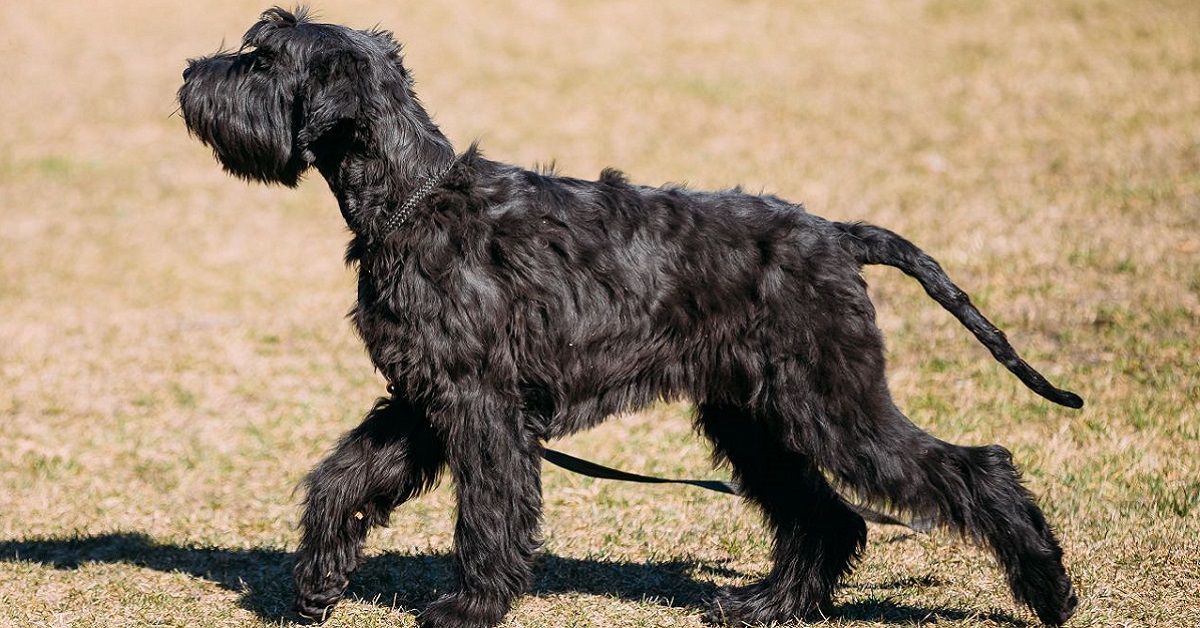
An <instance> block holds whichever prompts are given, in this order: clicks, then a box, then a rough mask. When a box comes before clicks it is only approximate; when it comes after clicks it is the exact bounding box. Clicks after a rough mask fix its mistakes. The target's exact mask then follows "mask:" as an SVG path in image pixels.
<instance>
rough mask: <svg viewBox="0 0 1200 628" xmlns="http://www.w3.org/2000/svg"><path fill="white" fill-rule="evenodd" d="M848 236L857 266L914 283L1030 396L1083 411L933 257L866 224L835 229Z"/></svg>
mask: <svg viewBox="0 0 1200 628" xmlns="http://www.w3.org/2000/svg"><path fill="white" fill-rule="evenodd" d="M835 225H836V226H837V227H838V228H839V229H840V230H841V231H842V232H843V233H844V234H845V236H846V237H844V238H843V239H842V243H843V245H844V246H845V247H846V250H848V251H849V252H850V253H851V254H852V255H854V258H855V259H857V260H858V263H860V264H863V265H867V264H882V265H885V266H892V267H894V268H898V269H900V270H901V271H903V272H904V274H906V275H908V276H910V277H912V278H914V279H916V280H917V281H918V282H920V283H921V287H923V288H925V292H927V293H928V294H929V296H931V297H933V300H934V301H937V302H938V303H939V304H940V305H941V306H942V307H944V308H946V310H948V311H949V312H950V313H951V314H953V315H954V317H955V318H957V319H958V321H959V322H960V323H962V324H963V326H964V327H966V328H967V329H969V330H970V331H971V333H972V334H974V335H975V337H976V338H978V339H979V342H981V343H983V346H985V347H987V348H988V350H989V351H991V352H992V356H993V357H995V358H996V361H998V362H1000V363H1001V364H1003V365H1004V366H1005V368H1007V369H1008V370H1009V371H1011V372H1012V373H1013V374H1014V375H1016V376H1017V378H1018V379H1020V380H1021V381H1022V382H1023V383H1024V384H1025V385H1026V386H1028V387H1029V389H1030V390H1032V391H1033V392H1036V393H1037V394H1039V395H1041V396H1043V397H1045V398H1046V399H1049V400H1050V401H1053V402H1054V403H1057V404H1059V405H1063V406H1067V407H1068V408H1082V407H1083V399H1081V398H1080V397H1079V395H1076V394H1075V393H1073V392H1070V391H1067V390H1062V389H1061V388H1055V387H1054V386H1053V385H1052V384H1050V382H1048V381H1046V378H1045V377H1043V376H1042V374H1041V373H1039V372H1037V370H1035V369H1034V368H1033V367H1032V366H1029V364H1028V363H1027V362H1025V360H1022V359H1021V357H1020V356H1018V355H1017V352H1016V350H1015V349H1013V347H1012V345H1011V344H1009V343H1008V339H1007V338H1006V337H1005V336H1004V332H1002V331H1000V329H999V328H997V327H996V326H995V325H993V324H992V323H991V321H989V320H988V319H986V318H984V316H983V314H981V313H980V312H979V310H978V309H976V308H975V306H974V305H972V304H971V299H970V297H968V296H967V293H965V292H963V291H962V289H960V288H959V287H958V286H956V285H954V282H953V281H950V277H948V276H946V272H945V271H944V270H942V267H941V266H940V265H938V263H937V261H936V260H934V259H933V258H932V257H930V256H929V254H927V253H925V252H924V251H922V250H921V249H919V248H917V246H916V245H915V244H913V243H912V242H909V241H908V240H905V239H904V238H902V237H900V236H899V235H898V234H896V233H893V232H891V231H888V230H887V229H883V228H881V227H876V226H874V225H868V224H863V223H835Z"/></svg>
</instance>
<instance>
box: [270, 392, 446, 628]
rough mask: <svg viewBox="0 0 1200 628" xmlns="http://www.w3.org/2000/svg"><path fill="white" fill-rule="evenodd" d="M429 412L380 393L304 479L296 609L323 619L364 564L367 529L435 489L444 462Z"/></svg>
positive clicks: (311, 616)
mask: <svg viewBox="0 0 1200 628" xmlns="http://www.w3.org/2000/svg"><path fill="white" fill-rule="evenodd" d="M444 458H445V456H444V454H443V447H442V443H441V440H440V439H439V438H438V436H437V435H436V434H435V433H434V431H433V428H432V427H431V426H430V424H429V421H428V420H427V418H426V416H425V414H424V412H422V411H421V410H420V409H418V408H416V407H413V406H410V405H408V404H406V403H404V402H401V401H399V400H395V399H381V400H380V401H379V402H377V403H376V405H375V407H374V408H373V409H372V410H371V412H370V413H369V414H368V415H367V417H366V420H364V421H363V423H362V424H361V425H359V426H358V427H357V428H355V429H354V430H351V431H350V432H349V433H348V434H346V435H345V436H344V437H343V438H342V440H341V441H340V442H339V443H338V445H337V447H336V448H335V449H334V451H333V453H332V454H330V455H329V456H328V457H327V458H325V460H324V461H322V462H321V463H320V464H319V465H317V467H316V468H315V469H313V471H312V472H311V473H310V474H309V475H308V477H307V478H306V479H305V486H306V487H307V489H308V492H307V496H306V500H305V510H304V516H303V519H302V520H301V526H302V528H303V535H302V537H301V540H300V547H299V549H298V550H297V552H296V560H295V566H294V567H293V570H292V577H293V580H294V582H295V598H294V601H293V604H294V607H295V610H296V612H297V613H299V614H300V615H302V616H304V617H307V618H310V619H317V620H323V619H325V618H326V616H327V615H328V613H329V612H330V611H331V610H332V609H333V606H334V605H335V604H337V602H338V600H339V599H341V597H342V593H343V592H344V591H345V589H346V586H347V584H348V582H349V575H350V572H352V571H353V570H354V569H356V568H357V567H358V564H359V561H360V555H359V552H360V550H361V547H362V542H363V539H365V538H366V535H367V532H368V531H369V530H370V529H371V528H372V527H373V526H377V525H385V524H386V523H387V521H388V516H389V514H390V513H391V511H392V510H393V509H394V508H395V507H396V506H397V505H399V504H401V503H403V502H404V501H406V500H408V499H411V498H413V497H416V496H417V495H419V494H421V493H423V492H425V491H426V490H428V489H429V488H431V487H432V486H433V485H434V484H435V483H436V482H437V478H438V474H439V473H440V471H441V468H442V466H443V461H444Z"/></svg>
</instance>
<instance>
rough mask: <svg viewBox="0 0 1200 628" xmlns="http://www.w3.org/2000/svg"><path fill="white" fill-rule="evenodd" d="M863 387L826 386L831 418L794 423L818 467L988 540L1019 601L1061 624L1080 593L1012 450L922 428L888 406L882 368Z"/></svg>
mask: <svg viewBox="0 0 1200 628" xmlns="http://www.w3.org/2000/svg"><path fill="white" fill-rule="evenodd" d="M859 381H860V382H861V381H862V380H859ZM852 386H853V385H852ZM865 387H866V388H868V389H867V390H862V391H858V392H855V393H853V394H851V393H850V392H848V391H847V390H840V391H839V392H838V393H837V394H832V393H829V392H827V393H826V395H825V398H824V400H825V403H824V404H823V407H824V410H825V416H828V417H829V420H827V421H820V422H818V423H819V424H818V425H815V426H814V425H806V426H798V427H800V429H801V431H807V432H808V434H807V436H804V437H802V438H803V439H804V440H807V441H808V442H809V443H810V445H809V447H811V451H813V452H814V458H815V460H816V462H817V464H818V465H820V466H821V467H822V468H823V469H824V470H825V471H826V472H828V473H830V474H831V475H832V476H833V477H835V478H837V480H838V481H840V482H841V483H843V484H844V485H845V486H847V487H848V488H851V489H853V490H854V491H856V492H857V493H858V495H859V496H860V497H863V498H865V499H867V500H868V501H870V502H875V503H880V504H888V505H891V506H892V507H894V508H896V509H898V510H900V511H904V512H907V513H909V514H912V515H914V516H916V517H918V518H925V519H928V520H931V521H933V522H936V523H938V524H941V525H943V526H945V527H948V528H950V529H952V530H955V531H957V532H959V533H961V534H963V535H964V536H967V537H970V538H972V539H974V540H976V541H978V542H980V543H983V544H984V545H986V546H988V547H990V548H991V550H992V551H993V552H994V553H995V555H996V557H997V558H998V559H999V562H1000V564H1001V565H1002V566H1003V567H1004V569H1005V571H1006V573H1007V576H1008V584H1009V587H1010V589H1011V590H1012V593H1013V596H1014V597H1015V598H1016V599H1017V600H1018V601H1019V602H1023V603H1025V604H1027V605H1029V606H1030V607H1031V608H1032V609H1033V610H1034V612H1036V613H1037V615H1038V618H1039V619H1041V620H1042V622H1044V623H1046V624H1050V625H1055V626H1057V625H1061V624H1063V623H1064V622H1066V620H1067V619H1068V618H1070V617H1071V614H1072V613H1073V612H1074V609H1075V604H1076V599H1077V598H1076V596H1075V592H1074V590H1073V588H1072V586H1071V581H1070V578H1069V577H1068V576H1067V573H1066V570H1065V569H1064V568H1063V564H1062V550H1061V549H1060V547H1059V544H1058V540H1057V539H1056V538H1055V536H1054V533H1053V532H1052V531H1051V529H1050V526H1049V525H1048V524H1047V522H1046V519H1045V516H1044V515H1043V514H1042V511H1041V509H1039V508H1038V506H1037V505H1036V504H1035V503H1034V499H1033V496H1032V495H1031V494H1030V492H1029V491H1028V490H1027V489H1026V488H1025V487H1024V486H1023V485H1022V483H1021V479H1020V473H1019V472H1018V471H1017V469H1016V467H1015V466H1014V465H1013V463H1012V457H1011V455H1010V454H1009V452H1008V451H1007V450H1006V449H1004V448H1003V447H1000V446H998V445H991V446H985V447H961V446H958V445H953V444H951V443H947V442H944V441H941V440H938V439H937V438H934V437H933V436H931V435H929V434H927V433H925V432H924V431H922V430H921V429H920V428H918V427H917V426H915V425H913V424H912V423H911V422H910V421H909V420H908V418H907V417H905V416H904V415H903V414H902V413H901V412H900V411H899V410H898V409H897V408H896V407H895V405H894V404H893V403H892V400H891V398H890V395H889V394H888V392H887V387H886V383H885V382H884V381H883V378H882V373H879V378H878V379H876V380H875V383H874V384H873V385H872V384H869V383H868V384H865Z"/></svg>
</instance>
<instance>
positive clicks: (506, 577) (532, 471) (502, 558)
mask: <svg viewBox="0 0 1200 628" xmlns="http://www.w3.org/2000/svg"><path fill="white" fill-rule="evenodd" d="M488 398H489V395H487V394H474V395H472V399H470V401H463V402H461V403H458V404H451V405H457V406H459V407H458V409H457V410H443V413H444V414H442V415H439V417H438V418H435V423H438V422H439V419H444V421H445V425H446V426H447V427H446V433H447V434H448V435H447V439H446V453H447V465H448V466H449V468H450V472H451V474H452V476H453V478H454V484H455V490H456V492H457V497H458V521H457V524H456V527H455V531H454V550H455V558H456V560H457V563H458V564H457V566H458V582H457V590H456V591H454V592H452V593H450V594H448V595H446V596H444V597H442V598H441V599H439V600H436V601H434V602H433V603H431V604H430V605H429V606H428V607H426V609H425V610H424V611H423V612H422V613H421V615H420V617H419V621H420V625H421V626H423V627H425V628H459V627H462V628H466V627H471V628H478V627H481V626H494V625H496V624H499V623H500V621H501V620H502V619H503V618H504V615H505V614H506V613H507V612H508V611H509V609H510V608H511V607H512V603H513V600H514V599H515V598H516V597H517V596H518V595H520V594H521V593H523V592H524V591H525V590H527V589H528V588H529V585H530V582H531V580H532V561H533V554H534V552H535V551H536V550H537V548H538V546H539V544H540V542H541V540H540V534H539V527H540V524H541V510H542V489H541V451H542V446H541V443H540V442H539V440H538V438H537V436H536V435H535V434H533V433H532V432H530V431H528V430H526V429H525V427H524V425H525V422H524V421H523V420H522V419H523V417H522V416H521V414H520V411H519V410H518V409H516V408H515V407H512V406H510V405H509V404H506V403H504V402H502V401H495V402H491V403H489V401H488Z"/></svg>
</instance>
